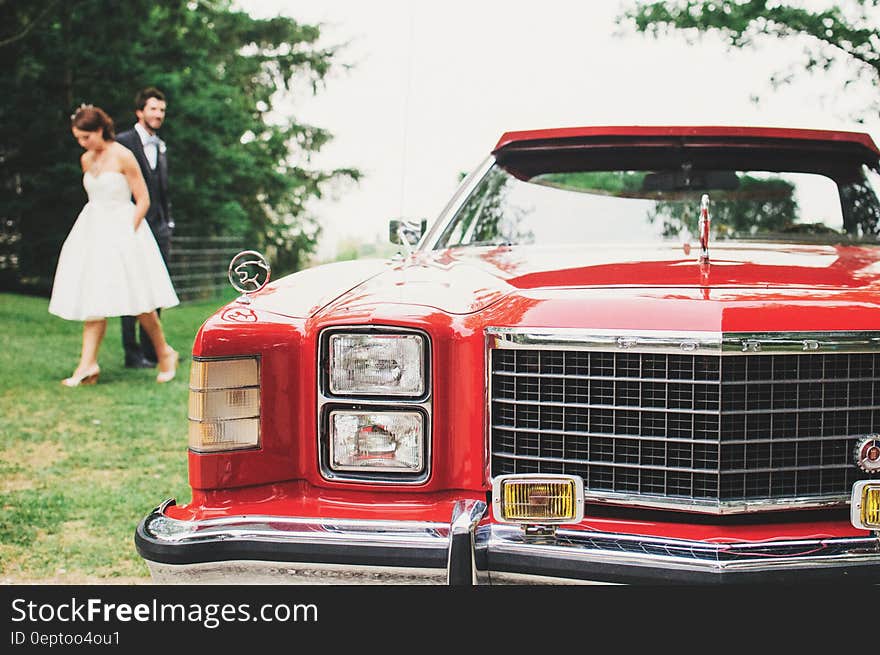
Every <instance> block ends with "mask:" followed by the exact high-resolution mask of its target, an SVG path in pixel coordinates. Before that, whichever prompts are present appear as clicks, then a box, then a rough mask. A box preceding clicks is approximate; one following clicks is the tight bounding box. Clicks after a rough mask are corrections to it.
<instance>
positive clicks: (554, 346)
mask: <svg viewBox="0 0 880 655" xmlns="http://www.w3.org/2000/svg"><path fill="white" fill-rule="evenodd" d="M486 334H487V335H489V336H490V337H492V338H491V339H490V340H489V347H490V348H545V349H549V350H599V351H608V352H618V351H619V352H638V353H667V354H686V355H706V354H712V355H720V354H722V353H723V354H724V355H750V354H755V353H777V354H802V353H804V352H814V353H815V352H820V353H826V352H834V353H861V352H880V332H876V331H870V332H869V331H851V332H785V333H783V332H779V333H772V332H723V333H722V332H709V331H673V330H598V329H597V330H585V329H581V328H522V327H488V328H486Z"/></svg>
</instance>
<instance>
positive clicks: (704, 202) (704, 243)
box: [700, 193, 712, 264]
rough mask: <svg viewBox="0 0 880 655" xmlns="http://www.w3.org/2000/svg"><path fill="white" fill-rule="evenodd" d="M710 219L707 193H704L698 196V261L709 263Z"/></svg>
mask: <svg viewBox="0 0 880 655" xmlns="http://www.w3.org/2000/svg"><path fill="white" fill-rule="evenodd" d="M711 225H712V219H711V218H709V194H708V193H704V194H703V197H702V198H700V263H701V264H708V263H709V227H710V226H711Z"/></svg>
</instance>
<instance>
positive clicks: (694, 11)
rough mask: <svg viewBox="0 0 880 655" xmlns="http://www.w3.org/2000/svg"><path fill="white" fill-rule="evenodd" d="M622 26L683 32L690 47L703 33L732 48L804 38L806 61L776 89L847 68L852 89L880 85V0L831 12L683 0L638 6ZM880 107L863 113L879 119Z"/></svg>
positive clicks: (854, 0) (756, 0)
mask: <svg viewBox="0 0 880 655" xmlns="http://www.w3.org/2000/svg"><path fill="white" fill-rule="evenodd" d="M618 20H619V22H626V21H629V22H630V23H631V24H633V25H634V27H635V29H636V30H637V31H639V32H644V33H649V34H652V35H653V36H655V37H658V36H660V35H664V34H668V33H670V32H672V31H675V30H681V31H683V32H684V34H685V35H686V38H688V40H689V42H692V41H693V39H694V38H695V37H696V36H698V35H699V34H700V33H703V32H714V33H717V34H719V35H720V36H721V38H722V39H723V40H724V42H725V43H726V44H727V45H728V47H730V48H748V47H751V46H753V45H755V44H757V43H758V42H759V41H760V40H762V39H776V38H780V37H801V38H802V39H803V43H804V55H803V60H802V61H801V62H800V63H799V65H798V66H796V67H793V68H792V69H791V70H790V71H787V72H785V71H780V72H779V73H777V74H775V75H774V76H773V78H772V79H771V83H772V84H773V85H774V87H775V86H778V85H780V84H785V83H788V82H790V81H791V80H792V79H793V78H794V77H795V76H796V75H797V72H798V71H814V70H828V69H830V68H831V67H832V66H835V65H842V66H845V67H846V68H847V73H848V76H847V81H846V83H845V84H846V85H847V86H849V85H850V84H853V83H868V84H871V85H873V86H875V87H876V86H877V85H878V84H880V36H878V31H877V30H878V25H880V0H844V1H841V2H836V3H834V4H831V3H829V5H828V7H827V8H826V9H821V10H820V9H810V8H808V7H806V6H805V5H804V3H802V2H780V1H775V0H678V1H677V2H675V1H673V2H637V3H636V4H635V6H634V7H633V8H632V9H630V10H628V11H626V12H625V13H624V14H623V15H622V16H621V17H620V18H619V19H618ZM878 109H880V102H877V101H875V102H873V103H871V105H870V106H868V107H865V108H864V110H863V112H860V116H857V117H855V118H856V120H859V121H861V122H863V120H864V118H863V116H862V115H861V114H864V115H867V114H869V113H870V114H874V113H876V112H877V111H878Z"/></svg>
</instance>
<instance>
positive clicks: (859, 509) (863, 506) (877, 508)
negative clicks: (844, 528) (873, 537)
mask: <svg viewBox="0 0 880 655" xmlns="http://www.w3.org/2000/svg"><path fill="white" fill-rule="evenodd" d="M851 510H852V513H851V515H850V519H851V521H852V524H853V525H854V526H855V527H857V528H861V529H862V530H880V481H873V480H861V481H859V482H856V483H855V484H854V485H853V490H852V507H851Z"/></svg>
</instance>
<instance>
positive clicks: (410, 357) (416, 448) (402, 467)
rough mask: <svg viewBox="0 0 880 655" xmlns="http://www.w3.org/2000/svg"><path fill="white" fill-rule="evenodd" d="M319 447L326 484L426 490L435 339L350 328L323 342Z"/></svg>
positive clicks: (403, 331) (401, 330) (409, 331)
mask: <svg viewBox="0 0 880 655" xmlns="http://www.w3.org/2000/svg"><path fill="white" fill-rule="evenodd" d="M319 344H320V345H319V362H320V368H321V375H320V376H319V380H318V387H319V388H318V417H319V422H318V445H319V456H320V460H321V461H320V465H321V474H322V475H323V476H324V477H325V478H326V479H328V480H334V481H340V482H361V483H364V482H367V483H376V484H404V485H405V484H410V485H415V484H422V483H424V482H425V481H426V480H427V479H428V478H429V477H430V473H431V416H432V402H433V400H432V388H431V387H432V376H431V370H430V362H431V340H430V338H429V337H428V334H427V333H426V332H423V331H421V330H416V329H413V328H406V327H392V326H374V325H371V326H345V327H333V328H330V329H328V330H326V331H325V332H324V333H323V334H322V335H321V337H320V339H319Z"/></svg>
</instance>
